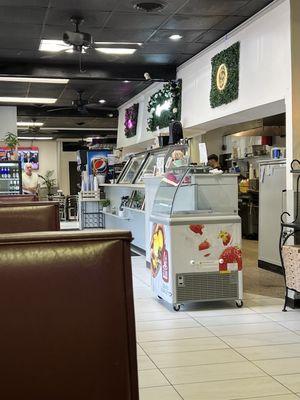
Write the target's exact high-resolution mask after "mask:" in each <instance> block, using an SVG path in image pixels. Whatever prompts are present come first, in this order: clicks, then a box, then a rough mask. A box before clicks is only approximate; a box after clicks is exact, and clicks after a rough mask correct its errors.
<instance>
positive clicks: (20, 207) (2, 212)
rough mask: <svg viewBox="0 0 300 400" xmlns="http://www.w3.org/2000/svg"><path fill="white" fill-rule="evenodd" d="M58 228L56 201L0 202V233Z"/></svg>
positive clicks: (55, 229)
mask: <svg viewBox="0 0 300 400" xmlns="http://www.w3.org/2000/svg"><path fill="white" fill-rule="evenodd" d="M59 229H60V222H59V204H58V203H55V202H52V201H47V202H42V201H34V202H29V203H22V202H20V203H1V202H0V233H13V232H16V233H17V232H40V231H57V230H59ZM0 393H1V387H0Z"/></svg>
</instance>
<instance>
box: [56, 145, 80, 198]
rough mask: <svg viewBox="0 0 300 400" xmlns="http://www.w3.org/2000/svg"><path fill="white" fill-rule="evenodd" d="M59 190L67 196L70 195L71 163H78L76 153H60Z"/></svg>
mask: <svg viewBox="0 0 300 400" xmlns="http://www.w3.org/2000/svg"><path fill="white" fill-rule="evenodd" d="M59 154H60V167H59V171H60V174H59V188H60V189H61V190H62V191H63V193H64V194H65V195H69V194H70V177H69V162H70V161H76V151H59Z"/></svg>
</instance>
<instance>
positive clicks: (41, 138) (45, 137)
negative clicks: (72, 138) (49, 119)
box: [18, 136, 53, 140]
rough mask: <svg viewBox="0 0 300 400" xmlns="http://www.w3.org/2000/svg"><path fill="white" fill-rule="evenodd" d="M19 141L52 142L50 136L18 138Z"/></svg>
mask: <svg viewBox="0 0 300 400" xmlns="http://www.w3.org/2000/svg"><path fill="white" fill-rule="evenodd" d="M18 139H20V140H52V139H53V137H52V136H43V137H34V136H18Z"/></svg>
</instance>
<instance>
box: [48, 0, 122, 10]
mask: <svg viewBox="0 0 300 400" xmlns="http://www.w3.org/2000/svg"><path fill="white" fill-rule="evenodd" d="M118 2H119V0H51V7H53V8H60V9H65V10H71V9H77V10H82V11H85V10H97V11H112V10H113V9H114V7H115V6H116V4H117V3H118Z"/></svg>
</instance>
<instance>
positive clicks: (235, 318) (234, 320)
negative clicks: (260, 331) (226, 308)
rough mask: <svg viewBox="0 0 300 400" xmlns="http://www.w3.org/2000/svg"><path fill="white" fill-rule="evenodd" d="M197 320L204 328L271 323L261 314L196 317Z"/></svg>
mask: <svg viewBox="0 0 300 400" xmlns="http://www.w3.org/2000/svg"><path fill="white" fill-rule="evenodd" d="M196 320H197V321H198V322H200V324H202V325H204V326H217V325H234V324H253V323H261V322H270V320H269V319H268V318H266V317H264V316H263V315H259V314H255V313H253V314H245V315H227V316H222V317H204V318H203V317H200V318H199V317H196Z"/></svg>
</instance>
